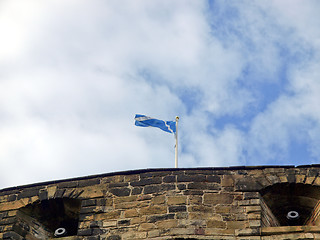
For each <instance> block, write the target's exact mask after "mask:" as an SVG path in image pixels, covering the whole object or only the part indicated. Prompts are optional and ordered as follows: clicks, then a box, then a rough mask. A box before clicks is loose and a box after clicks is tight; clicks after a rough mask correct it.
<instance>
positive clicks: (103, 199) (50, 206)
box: [0, 165, 320, 240]
mask: <svg viewBox="0 0 320 240" xmlns="http://www.w3.org/2000/svg"><path fill="white" fill-rule="evenodd" d="M319 173H320V166H318V165H311V166H301V167H294V166H261V167H230V168H201V169H200V168H196V169H145V170H135V171H127V172H118V173H111V174H103V175H96V176H88V177H84V178H76V179H67V180H61V181H52V182H46V183H39V184H34V185H29V186H21V187H14V188H8V189H3V190H0V238H1V239H21V240H22V239H51V238H52V239H65V240H75V239H88V240H89V239H90V240H91V239H92V240H93V239H107V240H122V239H177V240H178V239H226V240H227V239H234V240H240V239H243V240H245V239H252V240H255V239H263V240H270V239H320V226H318V225H317V224H318V222H319V221H318V219H317V218H316V217H315V216H319V212H318V210H319V204H318V201H319V199H320V191H318V189H319V186H320V175H319ZM281 184H284V185H281ZM298 184H299V185H298ZM273 186H277V187H276V188H273ZM282 186H285V187H286V189H289V190H290V191H289V190H288V191H287V195H288V196H287V197H288V198H287V201H291V200H290V199H291V198H292V199H296V200H295V201H293V202H292V201H291V202H290V204H289V203H288V205H286V206H292V207H295V204H298V205H297V207H299V209H302V207H303V206H304V204H305V205H306V206H307V207H306V209H307V210H308V211H310V217H309V218H308V216H307V215H306V214H305V216H304V218H306V219H307V220H306V221H304V222H303V223H299V224H300V225H299V226H288V225H291V224H290V223H288V224H287V223H283V222H284V220H283V219H281V218H283V216H281V211H279V209H275V207H274V206H276V207H277V208H279V204H278V205H277V204H276V203H275V201H274V200H272V201H273V202H270V201H271V200H270V199H273V198H272V196H273V194H274V193H276V194H278V192H277V191H279V189H280V191H281V189H282ZM295 186H299V188H297V187H295ZM301 186H308V188H307V189H308V191H307V192H305V193H301V192H299V191H298V190H299V189H300V187H301ZM269 189H270V190H269ZM275 189H276V190H275ZM292 189H293V190H292ZM296 189H298V190H296ZM295 195H299V196H297V197H295ZM268 201H269V202H268ZM304 201H305V203H304ZM282 202H283V203H285V201H284V200H282ZM286 206H283V207H286ZM280 208H281V206H280ZM312 208H313V209H312ZM279 214H280V215H279ZM301 216H302V214H301ZM278 220H279V221H278ZM279 222H282V226H281V225H280V224H279ZM61 227H62V228H65V229H66V232H67V235H66V236H62V235H60V236H58V237H55V236H54V232H55V230H56V229H57V228H61Z"/></svg>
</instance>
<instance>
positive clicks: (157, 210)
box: [139, 205, 167, 215]
mask: <svg viewBox="0 0 320 240" xmlns="http://www.w3.org/2000/svg"><path fill="white" fill-rule="evenodd" d="M139 213H140V214H141V215H154V214H164V213H167V207H166V206H157V205H156V206H148V207H143V208H141V209H140V210H139Z"/></svg>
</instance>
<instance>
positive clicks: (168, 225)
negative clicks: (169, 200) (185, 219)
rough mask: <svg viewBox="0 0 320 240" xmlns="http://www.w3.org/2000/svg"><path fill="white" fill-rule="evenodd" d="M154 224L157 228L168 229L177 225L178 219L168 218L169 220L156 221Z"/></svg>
mask: <svg viewBox="0 0 320 240" xmlns="http://www.w3.org/2000/svg"><path fill="white" fill-rule="evenodd" d="M156 225H157V227H158V228H159V229H169V228H173V227H177V226H178V220H177V219H169V220H163V221H158V222H157V223H156Z"/></svg>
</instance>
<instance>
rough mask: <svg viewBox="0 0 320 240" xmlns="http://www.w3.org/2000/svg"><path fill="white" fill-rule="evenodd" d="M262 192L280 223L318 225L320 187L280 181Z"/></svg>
mask: <svg viewBox="0 0 320 240" xmlns="http://www.w3.org/2000/svg"><path fill="white" fill-rule="evenodd" d="M260 194H261V196H262V198H263V200H264V202H265V203H266V205H267V206H268V208H269V209H270V210H271V212H272V214H273V215H274V217H275V218H276V220H277V221H278V223H279V225H281V226H297V225H317V223H318V219H317V217H315V216H316V215H317V214H315V212H318V202H319V199H320V187H318V186H313V185H307V184H302V183H279V184H274V185H272V186H269V187H266V188H264V189H262V190H261V191H260Z"/></svg>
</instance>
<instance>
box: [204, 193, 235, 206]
mask: <svg viewBox="0 0 320 240" xmlns="http://www.w3.org/2000/svg"><path fill="white" fill-rule="evenodd" d="M232 202H233V195H232V194H228V193H205V194H204V195H203V203H204V204H211V205H217V204H231V203H232Z"/></svg>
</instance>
